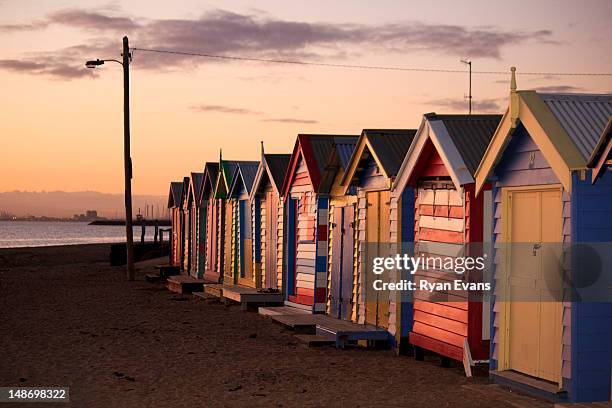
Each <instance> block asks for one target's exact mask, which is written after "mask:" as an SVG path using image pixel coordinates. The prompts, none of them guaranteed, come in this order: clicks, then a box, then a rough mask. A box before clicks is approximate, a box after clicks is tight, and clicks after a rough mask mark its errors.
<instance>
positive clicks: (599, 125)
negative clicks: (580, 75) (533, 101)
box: [538, 92, 612, 161]
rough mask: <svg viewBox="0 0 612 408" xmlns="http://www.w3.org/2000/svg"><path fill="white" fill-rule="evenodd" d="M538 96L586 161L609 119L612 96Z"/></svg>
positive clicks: (543, 94)
mask: <svg viewBox="0 0 612 408" xmlns="http://www.w3.org/2000/svg"><path fill="white" fill-rule="evenodd" d="M538 95H539V96H540V98H541V99H542V101H544V103H545V104H546V105H547V106H548V108H549V109H550V110H551V111H552V113H553V115H555V117H556V118H557V120H558V121H559V123H561V126H562V127H563V129H564V130H565V132H566V133H567V134H568V136H569V137H570V138H571V139H572V141H573V142H574V144H575V145H576V147H577V148H578V150H579V151H580V154H581V155H582V156H583V158H584V160H585V161H588V160H589V159H590V157H591V155H592V154H593V151H594V150H595V147H596V146H597V142H598V141H599V138H600V136H601V133H602V131H603V130H604V128H605V127H606V124H607V123H608V119H609V118H610V116H611V115H612V94H605V95H604V94H602V95H593V94H548V93H539V92H538Z"/></svg>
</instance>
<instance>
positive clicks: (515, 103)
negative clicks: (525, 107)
mask: <svg viewBox="0 0 612 408" xmlns="http://www.w3.org/2000/svg"><path fill="white" fill-rule="evenodd" d="M518 118H519V99H518V93H517V92H516V67H510V121H511V122H512V127H513V128H515V127H516V125H517V124H518Z"/></svg>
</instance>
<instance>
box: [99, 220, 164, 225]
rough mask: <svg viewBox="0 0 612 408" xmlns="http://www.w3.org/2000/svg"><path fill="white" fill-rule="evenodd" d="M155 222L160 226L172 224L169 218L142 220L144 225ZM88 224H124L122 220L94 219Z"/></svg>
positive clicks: (139, 222)
mask: <svg viewBox="0 0 612 408" xmlns="http://www.w3.org/2000/svg"><path fill="white" fill-rule="evenodd" d="M133 223H134V225H136V226H139V225H142V221H138V220H134V221H133ZM155 223H157V225H158V226H160V227H169V226H171V225H172V224H171V223H170V220H144V225H146V226H148V227H154V226H155ZM89 225H125V221H124V220H95V221H91V222H90V223H89Z"/></svg>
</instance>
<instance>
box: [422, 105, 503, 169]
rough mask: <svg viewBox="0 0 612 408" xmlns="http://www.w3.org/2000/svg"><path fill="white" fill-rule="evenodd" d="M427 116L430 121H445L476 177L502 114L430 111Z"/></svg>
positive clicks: (453, 139)
mask: <svg viewBox="0 0 612 408" xmlns="http://www.w3.org/2000/svg"><path fill="white" fill-rule="evenodd" d="M425 117H426V118H427V120H429V121H434V120H439V121H442V122H443V123H444V126H445V127H446V130H447V131H448V134H449V136H450V138H451V139H452V141H453V143H454V144H455V146H456V147H457V151H458V152H459V154H460V155H461V158H462V159H463V161H464V163H465V165H466V166H467V169H468V171H469V172H470V174H471V175H472V177H474V176H475V174H476V169H477V168H478V165H479V164H480V161H481V160H482V157H483V156H484V153H485V151H486V150H487V147H488V146H489V143H490V142H491V139H492V138H493V135H494V134H495V130H496V129H497V126H498V125H499V122H500V121H501V118H502V115H438V114H435V113H428V114H426V115H425Z"/></svg>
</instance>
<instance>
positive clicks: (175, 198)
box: [168, 181, 183, 208]
mask: <svg viewBox="0 0 612 408" xmlns="http://www.w3.org/2000/svg"><path fill="white" fill-rule="evenodd" d="M182 190H183V183H182V182H180V181H173V182H171V183H170V191H169V192H168V208H176V207H180V205H181V202H182V200H181V194H182Z"/></svg>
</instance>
